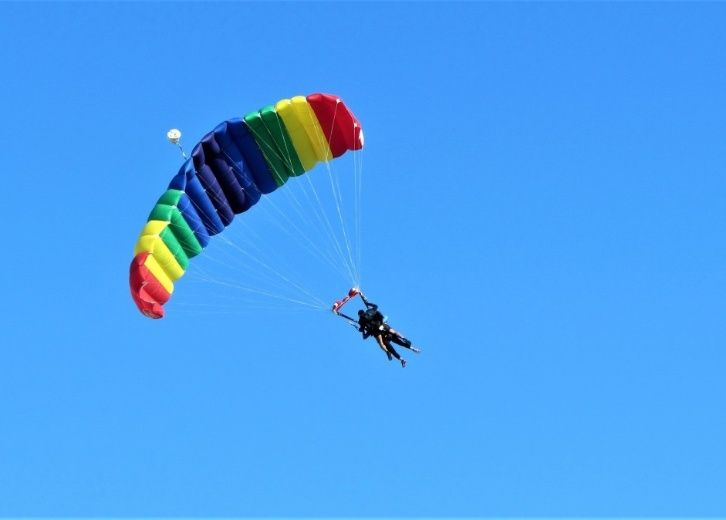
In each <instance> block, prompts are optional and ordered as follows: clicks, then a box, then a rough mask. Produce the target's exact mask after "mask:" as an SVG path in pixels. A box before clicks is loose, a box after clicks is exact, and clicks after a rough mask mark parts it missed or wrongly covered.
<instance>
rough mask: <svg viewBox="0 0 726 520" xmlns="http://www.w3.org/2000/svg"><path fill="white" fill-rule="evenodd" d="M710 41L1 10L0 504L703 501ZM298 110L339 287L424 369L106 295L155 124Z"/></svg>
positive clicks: (333, 10)
mask: <svg viewBox="0 0 726 520" xmlns="http://www.w3.org/2000/svg"><path fill="white" fill-rule="evenodd" d="M725 26H726V5H723V4H717V3H695V4H694V3H667V4H658V3H636V4H629V3H582V4H577V3H542V4H537V3H516V4H503V3H495V4H475V3H466V4H439V3H396V4H383V3H375V4H362V3H346V4H340V5H339V4H335V3H304V4H303V3H286V4H285V3H272V4H269V5H268V4H235V3H217V4H211V3H210V4H193V3H130V4H112V3H99V4H94V3H57V4H44V3H38V4H26V3H3V4H0V28H1V30H0V64H1V66H2V74H1V76H2V79H1V80H0V106H1V107H2V109H1V110H0V112H1V119H0V139H1V140H2V143H3V149H4V153H3V156H2V157H3V165H4V168H3V169H4V173H3V175H2V178H3V186H4V197H3V201H2V203H0V218H2V222H3V224H4V227H3V229H4V231H5V232H4V240H3V246H2V251H3V254H2V256H1V257H0V273H2V274H0V279H1V280H2V292H3V296H4V297H3V299H2V303H1V304H0V305H1V306H2V324H3V326H2V327H1V328H0V355H1V358H0V515H52V516H78V515H104V516H110V515H115V516H139V515H140V516H149V515H172V516H200V515H201V516H211V515H221V516H256V515H257V516H259V515H276V516H281V515H284V516H292V515H297V516H411V515H413V516H442V515H443V516H496V515H509V516H512V515H514V516H533V515H555V516H556V515H590V516H592V515H617V516H626V515H630V516H644V515H689V516H694V515H726V494H724V485H725V482H726V449H725V448H724V439H726V412H725V411H726V397H725V396H726V382H725V381H726V379H725V378H724V371H725V366H726V354H725V353H724V346H725V345H726V329H725V328H724V301H725V299H724V294H725V293H726V270H725V269H724V266H725V265H726V232H725V230H724V227H725V226H724V223H725V222H726V74H724V63H725V62H726V61H725V60H726V31H724V27H725ZM316 91H324V92H332V93H336V94H339V95H340V96H342V97H343V98H344V99H345V101H346V102H347V103H348V105H350V107H351V108H352V109H353V111H354V112H355V113H356V114H357V115H358V117H359V118H360V120H361V122H362V124H363V127H364V128H365V132H366V150H365V152H364V154H365V155H364V158H365V163H364V185H363V200H364V217H365V220H364V236H363V241H362V243H363V255H364V258H363V262H362V265H363V268H364V282H363V284H364V285H363V287H364V289H365V290H366V291H367V292H368V294H369V296H370V297H371V298H372V299H373V300H374V301H376V302H378V303H380V304H381V305H382V307H383V309H384V311H385V312H386V314H388V315H389V317H390V319H391V323H393V324H394V326H397V327H400V328H401V329H403V330H404V331H405V332H406V333H407V334H409V335H410V336H411V337H412V338H413V339H414V340H415V341H416V343H418V344H420V345H421V346H422V347H423V348H424V349H425V350H424V353H423V354H421V355H419V356H409V357H410V363H409V366H408V367H407V368H406V369H403V370H402V369H401V368H400V367H399V366H396V365H395V364H393V363H388V361H386V359H385V357H384V356H383V355H382V353H381V352H380V351H379V350H378V349H377V348H376V347H375V345H374V344H373V343H372V342H371V341H370V340H369V341H367V342H365V343H364V342H362V341H361V340H360V338H359V336H357V334H356V333H355V331H354V330H352V329H350V328H348V327H346V326H344V324H343V323H342V322H340V321H339V320H336V319H335V318H334V317H333V316H331V315H330V314H326V313H323V312H317V313H316V312H302V313H301V312H286V311H279V310H270V309H264V308H260V309H257V310H254V311H249V310H248V311H246V312H244V313H243V312H240V313H234V312H232V313H223V312H218V313H217V312H214V309H216V307H211V309H212V310H213V312H198V313H197V312H194V311H193V310H192V311H189V309H190V308H191V309H193V308H194V307H187V312H182V310H183V307H184V305H185V304H186V305H188V304H193V303H198V302H199V301H200V300H203V299H204V298H205V297H211V296H214V295H215V294H216V293H215V292H214V290H213V289H209V287H206V288H205V286H204V284H197V283H195V282H194V280H193V278H192V277H191V276H190V277H188V278H184V279H182V280H181V281H180V283H179V285H178V287H177V292H176V293H175V297H174V300H173V301H172V303H170V304H169V306H168V308H167V310H168V317H166V318H164V319H163V320H160V321H152V320H148V319H146V318H143V317H142V316H141V315H140V314H139V313H138V312H137V310H136V308H135V307H134V305H133V303H132V301H131V298H130V297H129V294H128V274H127V270H128V263H129V261H130V260H131V257H132V249H133V245H134V242H135V240H136V236H137V234H138V232H139V230H140V229H141V227H142V225H143V223H144V221H145V219H146V217H147V214H148V211H149V210H150V209H151V207H152V205H153V203H154V202H155V200H156V198H157V197H158V196H159V195H160V194H161V193H162V192H163V190H164V188H165V186H166V184H167V183H168V181H169V180H170V179H171V177H172V176H173V174H174V173H175V172H176V169H177V168H178V166H179V157H178V154H176V153H175V152H174V150H173V149H172V148H171V147H170V146H169V145H168V144H166V142H165V140H164V134H165V132H166V130H167V129H168V128H170V127H172V126H178V127H181V128H182V129H183V130H184V132H185V138H186V143H187V145H192V144H193V143H194V140H195V139H198V138H199V137H201V136H202V135H203V134H204V133H205V132H206V131H208V130H209V129H211V128H212V127H213V126H214V125H216V124H217V123H218V122H220V121H222V120H224V119H227V118H229V117H233V116H239V115H241V114H243V113H245V112H247V111H249V110H253V109H257V108H259V107H261V106H262V105H265V104H267V103H270V102H274V101H277V100H278V99H281V98H284V97H289V96H291V95H295V94H307V93H311V92H316ZM314 173H320V172H314ZM248 215H249V216H250V218H253V215H252V212H250V213H249V214H248ZM246 216H247V215H245V216H243V218H244V217H246ZM250 222H253V221H252V220H251V221H250ZM260 226H262V227H263V226H264V223H261V224H260ZM233 227H234V226H233ZM238 228H239V229H243V227H241V226H238ZM239 229H237V228H235V230H230V232H231V233H233V232H239ZM265 232H266V231H265ZM230 236H231V235H230ZM269 236H270V237H271V238H270V240H271V241H272V240H274V233H269ZM217 242H219V241H217ZM215 247H216V246H215ZM276 247H277V246H276ZM277 251H278V253H279V255H280V257H282V258H284V257H291V256H294V254H295V253H293V252H292V251H288V250H287V249H286V246H285V245H284V244H282V245H280V246H279V247H278V249H277ZM210 253H211V252H210ZM194 261H195V262H196V261H197V259H195V260H194ZM198 261H199V262H200V263H199V265H200V266H204V267H205V269H207V270H213V269H214V264H213V263H210V262H209V260H208V259H204V258H200V259H198ZM204 262H207V263H204ZM321 271H324V270H321ZM247 274H248V273H241V274H240V276H246V275H247ZM307 281H308V282H309V283H310V285H312V286H315V287H317V288H319V290H320V293H321V294H324V295H326V297H328V296H329V297H330V298H331V300H332V298H333V297H336V296H338V295H339V294H342V293H343V292H344V291H345V290H346V289H347V286H346V284H345V283H342V282H341V283H340V284H339V285H337V284H334V285H328V282H327V278H326V276H324V274H321V276H320V278H319V279H318V278H316V277H315V276H312V277H311V278H309V279H308V280H307ZM205 295H206V296H205ZM210 295H211V296H210ZM177 311H178V312H177Z"/></svg>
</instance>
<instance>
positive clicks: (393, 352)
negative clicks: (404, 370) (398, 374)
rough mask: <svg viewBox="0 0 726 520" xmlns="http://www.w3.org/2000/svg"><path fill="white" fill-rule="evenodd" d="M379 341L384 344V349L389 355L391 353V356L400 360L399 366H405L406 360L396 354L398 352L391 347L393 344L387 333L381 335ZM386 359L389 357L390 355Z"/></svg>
mask: <svg viewBox="0 0 726 520" xmlns="http://www.w3.org/2000/svg"><path fill="white" fill-rule="evenodd" d="M381 341H382V342H383V343H384V344H385V345H386V350H387V351H388V352H389V355H392V356H393V357H395V358H396V359H397V360H399V361H400V362H401V366H402V367H405V366H406V360H405V359H403V358H402V357H401V356H400V355H399V354H398V352H396V349H395V348H393V345H391V342H390V341H389V336H388V335H387V336H386V337H385V338H384V337H383V336H381ZM388 359H390V357H389V358H388Z"/></svg>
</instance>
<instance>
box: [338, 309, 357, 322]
mask: <svg viewBox="0 0 726 520" xmlns="http://www.w3.org/2000/svg"><path fill="white" fill-rule="evenodd" d="M335 314H337V315H338V316H340V317H341V318H345V319H346V320H348V321H349V322H351V323H353V324H355V325H358V321H357V320H354V319H353V318H351V317H350V316H348V315H347V314H343V313H342V312H336V313H335Z"/></svg>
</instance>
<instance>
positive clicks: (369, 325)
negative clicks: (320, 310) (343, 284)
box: [333, 289, 421, 367]
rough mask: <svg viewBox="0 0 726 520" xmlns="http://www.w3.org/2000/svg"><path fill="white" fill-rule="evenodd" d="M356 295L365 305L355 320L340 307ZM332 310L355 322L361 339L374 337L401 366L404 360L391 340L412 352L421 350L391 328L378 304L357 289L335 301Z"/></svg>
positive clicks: (404, 362) (384, 350)
mask: <svg viewBox="0 0 726 520" xmlns="http://www.w3.org/2000/svg"><path fill="white" fill-rule="evenodd" d="M356 295H359V296H360V297H361V300H363V303H364V304H365V306H366V309H365V310H359V311H358V321H357V322H356V321H355V320H353V319H352V318H351V317H350V316H347V315H345V314H343V313H341V312H340V307H342V306H343V305H344V304H345V303H346V302H347V301H348V299H350V298H351V297H354V296H356ZM333 312H335V313H336V314H338V315H339V316H341V317H343V318H346V319H347V320H349V321H350V322H351V323H357V325H358V331H359V332H361V333H362V334H363V339H367V338H369V337H370V336H373V337H374V338H376V342H377V343H378V346H379V347H381V350H383V352H385V354H386V356H387V357H388V359H389V360H391V359H393V358H394V357H395V358H396V359H397V360H399V361H400V362H401V366H402V367H405V366H406V360H405V359H403V358H402V357H401V356H400V355H399V354H398V352H396V349H395V348H394V347H393V345H391V342H393V343H396V344H397V345H400V346H402V347H404V348H407V349H409V350H411V351H413V352H416V353H419V352H421V351H420V350H419V349H417V348H416V347H414V346H413V345H412V344H411V341H409V340H408V339H406V338H404V337H403V336H402V335H401V334H400V333H399V332H398V331H396V330H394V329H392V328H391V327H390V325H388V324H387V323H386V319H385V317H384V316H383V314H382V313H381V312H380V311H379V310H378V305H376V304H375V303H371V302H369V301H368V299H367V298H366V297H365V295H364V294H363V293H361V292H360V291H359V290H357V289H351V290H350V292H349V293H348V298H347V299H344V300H341V301H339V302H336V305H334V306H333Z"/></svg>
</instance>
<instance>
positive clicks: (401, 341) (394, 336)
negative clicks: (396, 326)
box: [388, 329, 421, 353]
mask: <svg viewBox="0 0 726 520" xmlns="http://www.w3.org/2000/svg"><path fill="white" fill-rule="evenodd" d="M388 332H389V333H390V334H389V336H390V340H391V341H393V342H394V343H395V344H396V345H401V346H402V347H404V348H407V349H408V350H411V351H413V352H416V353H419V352H421V351H420V350H419V349H417V348H416V347H414V346H413V345H412V344H411V340H409V339H406V338H404V337H403V336H401V333H400V332H398V331H395V330H393V329H389V331H388Z"/></svg>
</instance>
